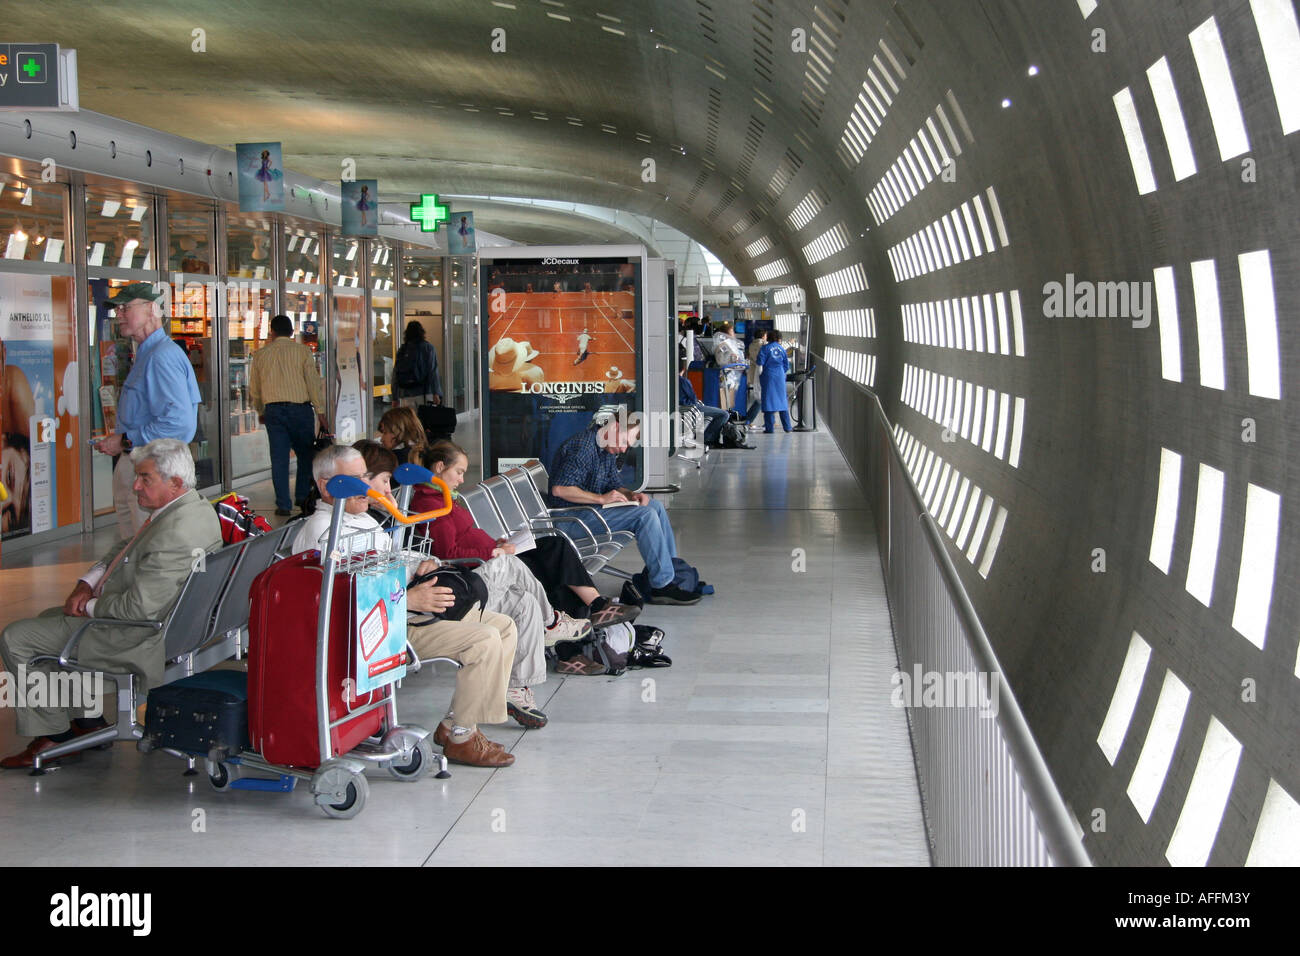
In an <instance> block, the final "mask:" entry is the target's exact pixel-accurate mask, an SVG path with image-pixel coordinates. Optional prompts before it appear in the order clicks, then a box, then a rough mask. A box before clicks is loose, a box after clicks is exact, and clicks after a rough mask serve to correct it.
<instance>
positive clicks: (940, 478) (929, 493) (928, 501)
mask: <svg viewBox="0 0 1300 956" xmlns="http://www.w3.org/2000/svg"><path fill="white" fill-rule="evenodd" d="M951 471H952V466H951V465H949V464H948V463H947V462H946V461H945V462H944V463H943V468H942V469H939V468H936V469H935V470H934V474H932V475H931V476H930V483H929V484H928V485H926V488H925V507H926V510H927V511H933V510H934V508H933V504H934V496H935V493H936V492H937V491H938V490H939V489H940V488H942V487H943V483H944V482H945V481H947V480H948V475H949V473H951Z"/></svg>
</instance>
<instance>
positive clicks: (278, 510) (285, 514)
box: [275, 508, 293, 518]
mask: <svg viewBox="0 0 1300 956" xmlns="http://www.w3.org/2000/svg"><path fill="white" fill-rule="evenodd" d="M275 513H276V514H277V515H279V516H280V517H282V518H284V517H288V516H289V515H291V514H293V512H292V511H290V510H289V509H288V508H276V509H275Z"/></svg>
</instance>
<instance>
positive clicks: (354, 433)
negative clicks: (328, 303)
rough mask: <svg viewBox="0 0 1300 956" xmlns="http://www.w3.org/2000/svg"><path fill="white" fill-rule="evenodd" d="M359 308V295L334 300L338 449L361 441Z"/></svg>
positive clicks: (336, 437) (335, 433)
mask: <svg viewBox="0 0 1300 956" xmlns="http://www.w3.org/2000/svg"><path fill="white" fill-rule="evenodd" d="M361 306H362V299H361V296H359V295H335V296H334V332H335V335H336V336H337V338H336V339H335V348H334V374H335V386H336V391H335V394H336V395H337V396H338V402H337V404H336V405H335V408H334V437H335V440H336V441H338V443H339V444H341V445H351V444H352V443H353V442H354V441H356V440H357V439H358V438H364V437H365V435H364V433H363V429H364V428H365V418H364V410H363V408H362V389H361V359H360V352H361V340H360V335H361Z"/></svg>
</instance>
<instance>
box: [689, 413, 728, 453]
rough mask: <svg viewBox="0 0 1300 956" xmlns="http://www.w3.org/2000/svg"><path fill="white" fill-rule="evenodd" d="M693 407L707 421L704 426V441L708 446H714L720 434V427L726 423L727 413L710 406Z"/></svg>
mask: <svg viewBox="0 0 1300 956" xmlns="http://www.w3.org/2000/svg"><path fill="white" fill-rule="evenodd" d="M695 407H696V408H698V409H699V410H700V413H701V414H702V415H703V416H704V417H705V418H707V419H708V420H709V423H708V424H707V425H705V426H704V440H705V441H706V442H708V443H709V444H710V445H716V444H717V443H718V436H719V435H721V434H722V426H723V425H725V424H726V423H727V413H726V412H724V411H723V410H722V409H720V408H714V407H713V406H712V405H704V404H700V405H697V406H695Z"/></svg>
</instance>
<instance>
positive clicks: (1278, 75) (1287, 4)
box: [1250, 0, 1300, 136]
mask: <svg viewBox="0 0 1300 956" xmlns="http://www.w3.org/2000/svg"><path fill="white" fill-rule="evenodd" d="M1250 11H1251V13H1253V14H1254V15H1255V26H1256V27H1258V28H1259V42H1260V45H1261V46H1263V47H1264V62H1265V63H1266V64H1267V65H1268V78H1269V80H1270V81H1272V83H1273V98H1274V99H1275V100H1276V101H1277V112H1278V116H1279V118H1280V119H1281V120H1282V135H1283V136H1285V135H1287V134H1288V133H1294V132H1295V131H1296V130H1298V129H1300V25H1297V23H1296V15H1295V8H1294V7H1293V6H1292V0H1250Z"/></svg>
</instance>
